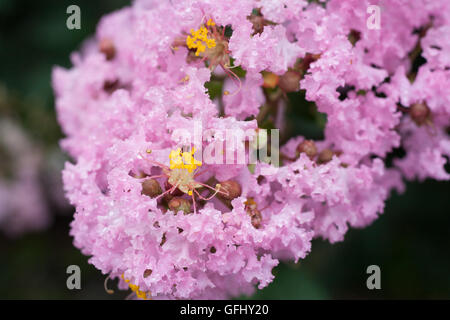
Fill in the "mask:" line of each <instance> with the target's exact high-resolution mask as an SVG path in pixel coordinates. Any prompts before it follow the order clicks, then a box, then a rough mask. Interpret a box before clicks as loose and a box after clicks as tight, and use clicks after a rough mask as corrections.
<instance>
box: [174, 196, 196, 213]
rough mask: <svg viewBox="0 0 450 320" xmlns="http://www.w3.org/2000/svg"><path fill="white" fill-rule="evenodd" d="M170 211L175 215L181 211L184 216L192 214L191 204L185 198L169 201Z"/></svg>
mask: <svg viewBox="0 0 450 320" xmlns="http://www.w3.org/2000/svg"><path fill="white" fill-rule="evenodd" d="M169 209H170V210H172V211H173V212H174V213H175V214H177V213H178V212H179V211H183V213H184V214H189V213H191V202H190V201H189V200H186V199H184V198H180V197H175V198H173V199H172V200H170V201H169Z"/></svg>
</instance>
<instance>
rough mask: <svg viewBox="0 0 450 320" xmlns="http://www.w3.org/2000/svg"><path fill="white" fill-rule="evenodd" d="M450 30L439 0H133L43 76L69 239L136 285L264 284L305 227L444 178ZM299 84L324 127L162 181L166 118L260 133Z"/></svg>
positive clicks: (342, 218) (448, 10)
mask: <svg viewBox="0 0 450 320" xmlns="http://www.w3.org/2000/svg"><path fill="white" fill-rule="evenodd" d="M374 4H376V5H378V6H379V8H380V13H381V24H380V28H379V29H378V28H375V29H369V28H368V27H367V19H368V18H369V15H368V13H367V8H368V7H369V6H370V5H374ZM202 28H204V29H202ZM202 30H203V31H204V32H205V34H206V31H207V34H206V35H204V34H202V33H201V31H202ZM205 30H206V31H205ZM197 31H198V32H197ZM196 32H197V33H196ZM188 35H189V36H192V37H197V38H198V39H203V40H198V41H199V43H197V44H195V48H194V47H192V45H191V46H190V45H189V44H188V43H187V41H186V38H187V36H188ZM449 39H450V2H448V1H446V0H436V1H426V0H417V1H414V3H412V2H411V1H409V0H389V1H387V0H386V1H381V0H380V1H365V0H363V1H361V0H346V1H342V0H330V1H327V2H325V1H319V2H308V1H303V0H282V1H281V0H260V1H256V0H239V1H212V0H172V1H156V0H137V1H135V2H134V3H133V5H132V6H131V7H129V8H124V9H122V10H120V11H117V12H115V13H112V14H110V15H108V16H106V17H104V18H103V19H102V21H101V22H100V24H99V26H98V30H97V34H96V36H95V38H93V39H91V40H89V41H87V42H86V43H85V45H84V47H83V48H82V50H81V52H80V53H74V54H73V55H72V62H73V65H74V67H73V68H72V69H70V70H66V69H63V68H59V67H57V68H55V69H54V73H53V86H54V90H55V94H56V108H57V112H58V117H59V122H60V124H61V126H62V128H63V130H64V132H65V134H66V138H65V139H64V140H63V141H62V143H61V144H62V147H63V148H64V149H65V150H66V151H67V152H68V153H69V154H70V155H71V156H72V157H73V159H74V160H75V164H71V163H67V164H66V167H65V170H64V173H63V176H64V185H65V191H66V194H67V197H68V198H69V199H70V202H71V203H72V204H73V205H74V206H75V208H76V213H75V216H74V221H73V223H72V225H71V227H72V229H71V234H72V236H73V237H74V239H75V245H76V246H77V247H79V248H80V249H81V250H82V252H83V253H84V254H86V255H88V256H90V257H91V258H90V262H91V263H92V264H94V265H95V266H96V267H97V268H98V269H100V270H101V271H102V272H103V273H104V274H108V275H109V277H111V278H119V279H121V280H120V287H121V288H124V289H125V288H127V287H130V288H131V289H132V290H133V292H135V293H136V295H137V296H138V297H140V298H149V297H153V298H183V299H184V298H192V299H198V298H225V297H230V296H236V295H239V294H251V293H252V292H253V290H254V287H255V285H257V287H258V288H260V289H261V288H263V287H265V286H266V285H267V284H269V283H270V282H271V281H272V280H273V275H272V272H271V271H272V269H273V267H274V266H276V265H277V264H278V261H279V259H293V260H295V261H298V260H299V259H300V258H304V257H305V256H306V255H307V254H308V253H309V251H310V249H311V241H312V239H313V238H315V237H323V238H326V239H328V240H330V241H331V242H335V241H341V240H343V238H344V235H345V233H346V231H347V229H348V227H349V226H352V227H364V226H367V225H368V224H370V223H371V222H372V221H374V220H375V219H376V218H377V216H378V214H380V213H381V212H383V208H384V203H385V201H386V199H387V198H388V196H389V194H390V191H391V190H392V189H397V190H399V191H401V190H402V189H403V182H402V178H406V179H414V178H418V179H425V178H434V179H441V180H448V179H449V177H450V176H449V174H448V173H446V171H445V168H444V165H445V164H446V162H447V157H448V156H450V140H449V136H448V128H449V126H450V91H449V90H448V88H449V86H450V60H449V56H450V43H449ZM212 40H214V42H212ZM201 41H204V43H203V42H201ZM206 41H209V42H208V43H207V42H206ZM206 44H208V45H209V46H207V45H206ZM202 45H204V47H202ZM417 52H418V53H417ZM415 53H417V57H422V58H423V59H422V60H426V63H421V65H420V66H419V68H418V67H417V61H420V59H417V57H416V58H415V57H414V54H415ZM237 67H239V68H240V69H241V70H242V71H245V75H240V77H238V76H237V75H236V74H237V73H238V72H237V71H236V73H234V72H233V70H235V68H237ZM210 81H211V82H212V81H216V82H219V83H221V85H222V88H221V90H222V93H221V94H220V95H219V96H218V97H215V98H214V99H211V97H210V96H209V94H208V92H207V89H206V88H205V84H206V83H209V82H210ZM296 90H304V91H305V92H306V99H307V100H309V101H312V102H314V103H315V104H316V106H317V108H318V111H319V112H321V113H325V114H326V115H327V123H326V128H325V132H324V134H325V139H324V140H323V141H310V140H307V139H305V138H304V137H292V138H291V139H290V140H289V141H288V142H287V143H286V144H285V145H283V146H282V147H281V150H280V157H281V159H282V165H281V166H280V167H279V168H275V167H273V166H271V165H269V164H265V163H258V164H256V165H255V166H253V167H252V168H249V166H247V165H245V164H226V165H225V164H224V165H220V164H204V165H203V166H201V167H200V168H199V169H198V170H199V171H196V172H198V174H197V173H196V174H195V181H196V182H195V184H194V185H195V186H194V187H193V188H192V189H190V191H189V192H187V191H186V192H185V191H183V190H182V189H183V188H182V187H184V186H185V185H182V184H180V185H175V186H173V185H171V184H170V183H169V178H173V177H174V175H175V173H174V172H178V173H179V172H180V171H175V170H182V172H184V171H183V170H187V169H172V168H169V154H171V152H173V151H174V150H175V149H176V148H177V147H178V146H179V145H178V144H177V142H176V141H174V137H173V134H174V132H175V131H176V130H178V129H185V130H186V131H188V132H189V131H192V130H193V129H192V128H193V127H194V122H200V123H201V124H202V128H203V129H204V130H205V131H206V130H207V131H209V132H212V135H214V132H217V131H219V130H222V129H236V130H238V129H242V130H246V129H251V128H254V129H256V128H258V126H259V125H260V122H261V121H260V120H261V118H263V116H264V115H266V116H267V114H269V117H270V116H271V115H273V114H278V116H277V121H274V123H275V124H276V125H277V126H278V127H279V128H280V129H282V126H283V121H282V120H283V117H282V115H281V116H279V114H280V113H282V112H283V110H284V108H285V105H286V104H287V103H288V101H287V99H286V93H287V92H292V91H296ZM277 93H280V94H277ZM274 96H275V98H274ZM292 107H295V106H292ZM268 108H269V110H271V111H275V112H268V113H267V112H265V111H264V110H268ZM270 108H271V109H270ZM263 111H264V112H263ZM204 143H205V144H206V142H204ZM197 147H199V146H197ZM400 147H402V148H403V149H404V151H405V156H403V157H401V158H400V157H399V158H396V159H394V160H393V161H392V164H390V165H389V166H387V165H386V163H387V162H386V161H385V160H386V158H387V156H388V155H390V154H392V152H393V151H394V150H395V149H397V148H400ZM227 148H228V145H227ZM228 151H230V150H228V149H227V152H228ZM231 151H233V150H231ZM186 172H187V171H186ZM186 172H184V173H183V174H182V175H183V177H184V178H186V179H188V178H189V177H191V176H189V174H188V173H186ZM188 180H189V182H192V183H193V180H192V179H190V178H189V179H188ZM171 181H173V180H171ZM197 182H198V184H196V183H197ZM177 187H178V188H177ZM177 193H178V195H177ZM211 193H213V196H211ZM214 195H215V196H214Z"/></svg>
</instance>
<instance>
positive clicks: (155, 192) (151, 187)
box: [141, 179, 162, 198]
mask: <svg viewBox="0 0 450 320" xmlns="http://www.w3.org/2000/svg"><path fill="white" fill-rule="evenodd" d="M161 193H162V189H161V186H160V185H159V183H158V181H156V180H155V179H147V180H145V181H144V182H142V191H141V194H145V195H146V196H149V197H150V198H154V197H156V196H159V195H160V194H161Z"/></svg>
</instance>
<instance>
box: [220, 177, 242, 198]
mask: <svg viewBox="0 0 450 320" xmlns="http://www.w3.org/2000/svg"><path fill="white" fill-rule="evenodd" d="M220 191H221V192H223V193H220V196H221V197H222V198H223V199H226V200H233V199H235V198H237V197H240V196H241V194H242V189H241V186H240V184H239V183H237V182H236V181H234V180H227V181H224V182H221V183H220ZM224 193H225V194H224Z"/></svg>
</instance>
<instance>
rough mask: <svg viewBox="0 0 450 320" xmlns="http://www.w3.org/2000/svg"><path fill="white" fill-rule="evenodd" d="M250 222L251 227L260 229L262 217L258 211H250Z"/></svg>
mask: <svg viewBox="0 0 450 320" xmlns="http://www.w3.org/2000/svg"><path fill="white" fill-rule="evenodd" d="M251 220H252V226H253V227H255V229H259V228H261V223H262V215H261V212H259V210H257V209H256V210H252V212H251Z"/></svg>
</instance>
